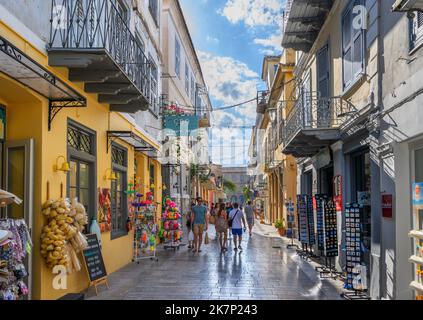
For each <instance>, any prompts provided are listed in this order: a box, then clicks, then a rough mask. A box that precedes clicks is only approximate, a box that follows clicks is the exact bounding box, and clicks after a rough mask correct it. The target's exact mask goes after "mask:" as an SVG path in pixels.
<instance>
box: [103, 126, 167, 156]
mask: <svg viewBox="0 0 423 320" xmlns="http://www.w3.org/2000/svg"><path fill="white" fill-rule="evenodd" d="M116 139H121V140H123V141H125V142H126V143H128V144H130V145H131V146H133V147H134V150H135V152H141V153H143V154H145V155H146V156H148V157H149V158H153V159H158V157H159V153H158V150H157V149H156V148H155V147H154V146H152V145H151V144H149V143H148V142H147V141H145V140H144V139H143V138H142V137H140V136H139V135H137V134H136V133H135V132H133V131H107V152H109V149H110V147H111V144H112V142H113V141H114V140H116Z"/></svg>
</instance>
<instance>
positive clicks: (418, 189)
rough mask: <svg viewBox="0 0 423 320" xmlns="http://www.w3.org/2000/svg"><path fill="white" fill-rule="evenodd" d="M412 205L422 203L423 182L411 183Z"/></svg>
mask: <svg viewBox="0 0 423 320" xmlns="http://www.w3.org/2000/svg"><path fill="white" fill-rule="evenodd" d="M413 205H414V206H421V205H423V183H414V184H413Z"/></svg>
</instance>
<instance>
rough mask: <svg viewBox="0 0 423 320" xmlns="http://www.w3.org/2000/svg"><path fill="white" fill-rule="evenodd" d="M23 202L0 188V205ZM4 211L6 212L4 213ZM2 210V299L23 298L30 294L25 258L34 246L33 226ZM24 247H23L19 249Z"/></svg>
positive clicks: (0, 270)
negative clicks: (32, 237)
mask: <svg viewBox="0 0 423 320" xmlns="http://www.w3.org/2000/svg"><path fill="white" fill-rule="evenodd" d="M12 203H15V204H17V205H21V204H22V200H21V199H19V198H18V197H17V196H15V195H13V194H11V193H9V192H7V191H5V190H1V189H0V208H6V207H7V206H8V205H10V204H12ZM2 212H3V213H2ZM2 212H0V301H1V300H22V299H26V298H27V297H28V296H29V295H30V292H29V289H28V286H27V282H28V276H29V274H28V272H27V270H26V266H25V260H26V259H27V257H28V255H29V254H30V252H31V250H32V246H33V244H32V241H31V235H30V232H29V228H28V226H27V225H26V222H25V220H23V219H9V218H8V215H7V210H4V211H2ZM18 248H20V249H18Z"/></svg>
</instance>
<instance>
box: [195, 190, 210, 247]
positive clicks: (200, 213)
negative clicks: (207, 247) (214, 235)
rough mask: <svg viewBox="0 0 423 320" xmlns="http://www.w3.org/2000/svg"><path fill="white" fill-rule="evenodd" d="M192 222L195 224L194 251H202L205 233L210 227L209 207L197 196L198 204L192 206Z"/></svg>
mask: <svg viewBox="0 0 423 320" xmlns="http://www.w3.org/2000/svg"><path fill="white" fill-rule="evenodd" d="M191 224H193V225H194V229H193V230H194V248H193V250H192V251H193V252H195V253H199V252H201V244H202V243H203V233H204V231H207V230H208V228H209V222H208V219H207V207H206V206H204V205H203V199H202V198H201V197H198V198H197V204H196V205H195V206H194V207H192V215H191Z"/></svg>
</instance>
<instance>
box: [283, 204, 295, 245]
mask: <svg viewBox="0 0 423 320" xmlns="http://www.w3.org/2000/svg"><path fill="white" fill-rule="evenodd" d="M285 207H286V210H287V221H288V229H287V233H286V236H287V237H288V239H291V241H290V243H289V244H288V245H287V248H288V249H292V248H295V249H297V248H298V246H297V245H296V244H295V243H294V238H295V234H296V232H298V231H297V228H296V226H295V207H294V203H293V202H292V201H288V202H286V203H285Z"/></svg>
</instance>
